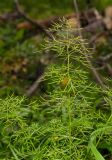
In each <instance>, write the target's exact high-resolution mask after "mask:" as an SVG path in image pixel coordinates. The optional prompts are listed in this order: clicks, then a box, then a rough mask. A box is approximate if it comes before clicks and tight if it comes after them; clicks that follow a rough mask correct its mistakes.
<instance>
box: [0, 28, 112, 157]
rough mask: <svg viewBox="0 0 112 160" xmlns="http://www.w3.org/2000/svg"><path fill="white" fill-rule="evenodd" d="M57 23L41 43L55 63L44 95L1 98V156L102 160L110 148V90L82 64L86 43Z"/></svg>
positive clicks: (109, 152) (47, 74)
mask: <svg viewBox="0 0 112 160" xmlns="http://www.w3.org/2000/svg"><path fill="white" fill-rule="evenodd" d="M55 29H56V30H57V34H56V36H55V37H54V40H53V41H51V40H49V41H47V42H45V45H44V49H45V50H48V51H49V52H51V54H53V55H55V56H56V57H57V58H58V61H59V63H58V65H57V62H56V63H55V64H51V65H50V66H49V67H48V69H47V72H46V74H45V77H44V83H45V84H46V86H47V87H46V92H45V95H43V97H38V99H37V100H36V101H32V102H30V103H29V102H28V101H27V99H26V98H25V97H14V96H12V97H8V98H5V99H1V100H0V159H1V160H3V159H4V160H23V159H24V160H42V159H43V160H45V159H48V160H57V159H59V160H89V159H91V160H98V159H99V158H100V159H99V160H101V159H102V160H104V159H107V158H108V157H109V156H110V155H111V154H112V145H111V144H112V136H111V130H112V125H111V124H112V98H111V97H112V91H111V90H110V89H108V91H102V89H101V88H99V87H98V86H97V85H95V84H94V83H92V82H91V81H90V79H89V78H88V76H89V74H88V72H87V71H86V70H85V67H82V66H83V64H84V65H87V64H86V59H85V56H84V54H85V53H86V54H87V55H88V56H90V55H89V54H90V53H89V50H88V49H87V44H85V42H84V41H83V40H82V39H80V37H74V36H72V35H70V34H68V33H69V26H66V25H65V26H61V27H60V26H58V25H57V27H55ZM82 43H83V44H84V45H85V46H86V47H85V49H84V48H83V49H82ZM88 67H89V66H88ZM105 150H106V151H108V152H107V154H104V153H103V151H105Z"/></svg>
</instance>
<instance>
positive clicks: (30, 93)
mask: <svg viewBox="0 0 112 160" xmlns="http://www.w3.org/2000/svg"><path fill="white" fill-rule="evenodd" d="M43 78H44V75H42V76H40V77H39V78H38V79H37V80H36V81H35V82H34V83H33V84H32V85H31V86H30V88H29V89H28V91H27V92H26V96H28V97H29V96H32V95H33V93H34V92H35V91H36V90H37V88H38V87H39V85H40V83H41V82H42V80H43Z"/></svg>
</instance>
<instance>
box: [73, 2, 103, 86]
mask: <svg viewBox="0 0 112 160" xmlns="http://www.w3.org/2000/svg"><path fill="white" fill-rule="evenodd" d="M73 2H74V7H75V10H76V13H77V19H78V20H80V17H79V10H78V5H77V1H76V0H73ZM78 32H79V36H80V37H81V38H82V39H83V36H82V32H81V30H80V25H79V26H78ZM82 48H83V50H84V52H85V46H84V44H83V43H82ZM84 55H85V58H86V60H87V63H88V64H89V66H90V68H91V71H92V72H93V74H94V76H95V79H96V80H97V82H98V83H99V84H100V85H101V86H102V87H103V88H105V85H104V84H103V81H102V80H101V78H100V76H99V73H98V72H97V70H96V69H95V68H94V66H93V64H92V63H91V60H90V59H89V57H88V56H87V54H86V53H85V54H84Z"/></svg>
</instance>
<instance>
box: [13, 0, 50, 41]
mask: <svg viewBox="0 0 112 160" xmlns="http://www.w3.org/2000/svg"><path fill="white" fill-rule="evenodd" d="M15 6H16V10H17V12H18V14H20V15H21V16H22V17H23V18H24V19H25V20H27V21H28V22H29V23H31V24H32V25H34V26H35V27H36V28H37V29H38V30H40V31H42V32H43V33H45V35H46V36H48V37H49V38H50V39H53V36H52V35H51V33H50V32H48V31H47V30H46V28H45V27H44V26H42V25H41V24H39V23H38V22H37V21H35V20H33V19H31V18H30V17H29V16H28V15H27V14H26V13H25V12H24V11H23V10H22V9H21V6H20V4H19V0H15Z"/></svg>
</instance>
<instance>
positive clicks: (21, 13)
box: [15, 0, 53, 96]
mask: <svg viewBox="0 0 112 160" xmlns="http://www.w3.org/2000/svg"><path fill="white" fill-rule="evenodd" d="M15 5H16V9H17V12H18V13H19V14H20V15H21V16H22V17H23V18H24V19H25V20H27V21H28V22H30V23H31V24H33V25H34V26H35V27H36V28H37V29H39V30H40V31H42V32H43V33H45V35H46V36H47V37H48V38H50V39H52V40H53V36H52V34H51V33H50V32H48V31H47V30H46V28H45V27H44V26H42V25H41V24H39V23H38V22H37V21H35V20H33V19H31V18H30V17H29V16H28V15H26V13H25V12H24V11H23V10H22V9H21V7H20V4H19V0H15ZM43 74H44V73H43ZM43 77H44V75H42V76H40V77H39V78H38V79H37V80H36V81H35V82H34V83H33V84H32V85H31V86H30V88H29V89H28V91H27V92H26V96H31V95H32V94H33V93H34V92H35V91H36V90H37V88H38V87H39V85H40V83H41V82H42V79H43Z"/></svg>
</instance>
